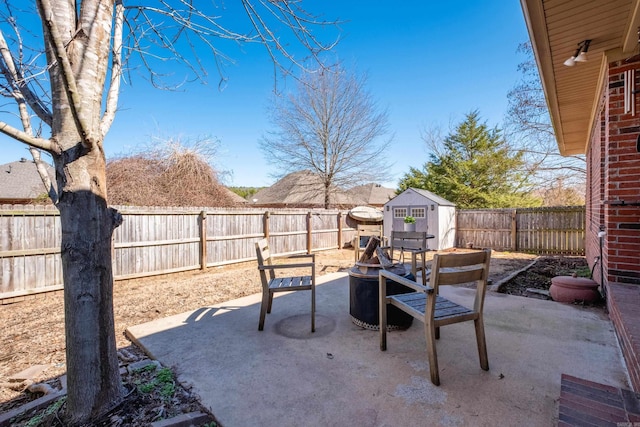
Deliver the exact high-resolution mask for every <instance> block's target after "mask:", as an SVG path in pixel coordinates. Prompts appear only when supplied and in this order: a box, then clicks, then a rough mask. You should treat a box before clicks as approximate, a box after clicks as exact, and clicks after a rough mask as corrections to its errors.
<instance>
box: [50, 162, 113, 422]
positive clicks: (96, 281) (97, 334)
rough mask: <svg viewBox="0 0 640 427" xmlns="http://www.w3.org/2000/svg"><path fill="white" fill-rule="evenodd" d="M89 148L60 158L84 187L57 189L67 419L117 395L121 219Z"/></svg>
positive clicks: (90, 413) (91, 412)
mask: <svg viewBox="0 0 640 427" xmlns="http://www.w3.org/2000/svg"><path fill="white" fill-rule="evenodd" d="M94 151H95V152H93V153H90V154H85V155H84V156H82V157H81V158H78V159H75V161H73V162H68V163H66V166H65V171H66V176H65V178H66V179H65V181H67V184H68V183H69V181H71V182H73V183H74V184H78V183H79V181H85V182H84V183H83V184H84V185H81V187H84V188H86V189H82V190H75V191H64V190H63V191H61V192H60V199H59V203H58V208H59V209H60V221H61V226H62V254H61V256H62V268H63V277H64V283H65V287H64V302H65V323H66V325H65V326H66V327H65V330H66V345H67V348H66V356H67V375H68V380H69V389H68V398H67V405H68V406H67V408H68V411H67V417H68V420H67V421H68V422H69V423H70V424H77V423H82V422H86V421H87V420H88V419H90V418H92V417H99V416H101V415H103V414H104V413H105V412H106V411H108V410H109V409H110V408H112V407H113V406H114V405H116V404H118V403H119V402H120V401H121V400H122V396H123V390H122V382H121V378H120V372H119V367H118V359H117V357H116V350H117V349H116V340H115V327H114V316H113V273H112V258H111V254H112V236H113V230H114V229H115V228H116V227H117V226H118V225H119V224H120V223H121V221H122V220H121V216H120V214H119V213H118V212H117V211H115V210H114V209H110V208H109V207H108V206H107V202H106V200H105V198H104V197H103V196H102V194H103V193H102V191H99V190H98V189H96V188H95V187H96V186H97V187H100V186H101V185H104V159H103V157H102V155H101V153H100V152H99V150H94ZM56 166H58V164H56ZM60 184H62V183H61V182H59V184H58V185H59V188H60V187H61V185H60ZM96 190H97V191H96ZM72 385H73V386H72Z"/></svg>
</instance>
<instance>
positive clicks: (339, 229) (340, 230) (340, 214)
mask: <svg viewBox="0 0 640 427" xmlns="http://www.w3.org/2000/svg"><path fill="white" fill-rule="evenodd" d="M338 249H342V212H338Z"/></svg>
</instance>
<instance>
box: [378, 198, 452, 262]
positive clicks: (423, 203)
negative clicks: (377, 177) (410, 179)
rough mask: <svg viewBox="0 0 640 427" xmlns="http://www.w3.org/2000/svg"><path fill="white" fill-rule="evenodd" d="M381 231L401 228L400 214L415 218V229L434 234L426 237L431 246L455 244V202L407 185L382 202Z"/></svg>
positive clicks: (443, 247) (447, 246) (402, 219)
mask: <svg viewBox="0 0 640 427" xmlns="http://www.w3.org/2000/svg"><path fill="white" fill-rule="evenodd" d="M383 213H384V235H385V236H391V231H392V230H395V231H403V230H404V217H405V216H412V217H414V218H415V219H416V230H415V231H426V232H427V233H429V234H433V235H434V236H435V238H433V239H430V240H428V246H429V249H431V250H442V249H449V248H452V247H453V246H454V245H455V224H456V205H455V204H453V203H452V202H450V201H448V200H445V199H443V198H442V197H440V196H437V195H435V194H433V193H432V192H430V191H427V190H421V189H418V188H407V189H406V190H405V191H403V192H402V193H400V194H398V195H397V196H396V197H394V198H393V199H391V200H389V201H388V202H387V203H385V204H384V207H383Z"/></svg>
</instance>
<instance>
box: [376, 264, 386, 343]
mask: <svg viewBox="0 0 640 427" xmlns="http://www.w3.org/2000/svg"><path fill="white" fill-rule="evenodd" d="M379 292H380V295H379V300H378V320H379V323H380V350H382V351H386V350H387V298H386V295H387V278H386V277H381V278H380V289H379Z"/></svg>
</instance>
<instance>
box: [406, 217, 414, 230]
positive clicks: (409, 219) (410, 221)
mask: <svg viewBox="0 0 640 427" xmlns="http://www.w3.org/2000/svg"><path fill="white" fill-rule="evenodd" d="M404 231H416V219H415V218H414V217H412V216H411V215H407V216H405V217H404Z"/></svg>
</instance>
